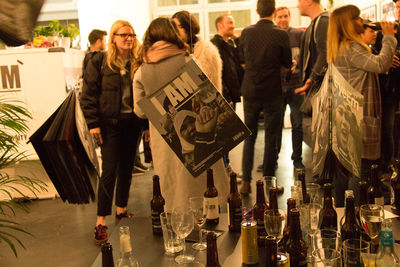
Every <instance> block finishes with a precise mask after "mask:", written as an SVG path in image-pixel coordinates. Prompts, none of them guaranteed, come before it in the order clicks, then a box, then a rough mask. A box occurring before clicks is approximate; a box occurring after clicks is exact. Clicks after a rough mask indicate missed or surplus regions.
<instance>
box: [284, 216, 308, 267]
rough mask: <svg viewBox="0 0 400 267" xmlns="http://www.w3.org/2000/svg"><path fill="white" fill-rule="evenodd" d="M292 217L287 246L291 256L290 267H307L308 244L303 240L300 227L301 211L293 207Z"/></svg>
mask: <svg viewBox="0 0 400 267" xmlns="http://www.w3.org/2000/svg"><path fill="white" fill-rule="evenodd" d="M290 216H291V217H292V220H291V224H290V237H289V243H288V246H287V252H288V253H289V258H290V267H306V266H307V245H306V242H304V240H303V235H302V232H301V228H300V212H299V210H298V209H291V210H290Z"/></svg>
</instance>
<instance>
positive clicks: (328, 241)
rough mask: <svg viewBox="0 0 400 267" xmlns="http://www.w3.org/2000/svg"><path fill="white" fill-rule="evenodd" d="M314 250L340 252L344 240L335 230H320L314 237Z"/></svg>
mask: <svg viewBox="0 0 400 267" xmlns="http://www.w3.org/2000/svg"><path fill="white" fill-rule="evenodd" d="M314 248H315V249H320V248H325V249H328V248H329V249H333V250H337V251H340V250H341V248H342V238H341V235H340V233H339V232H338V231H336V230H334V229H322V230H318V231H317V232H316V233H315V235H314Z"/></svg>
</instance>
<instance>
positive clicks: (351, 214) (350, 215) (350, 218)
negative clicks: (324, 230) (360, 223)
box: [344, 198, 356, 224]
mask: <svg viewBox="0 0 400 267" xmlns="http://www.w3.org/2000/svg"><path fill="white" fill-rule="evenodd" d="M344 222H345V223H346V222H347V223H350V224H355V223H356V214H355V208H354V198H347V199H346V216H345V220H344Z"/></svg>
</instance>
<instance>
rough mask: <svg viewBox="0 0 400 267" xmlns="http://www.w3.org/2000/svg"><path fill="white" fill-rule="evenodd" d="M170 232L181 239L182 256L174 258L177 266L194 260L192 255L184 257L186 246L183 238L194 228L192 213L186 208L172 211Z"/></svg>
mask: <svg viewBox="0 0 400 267" xmlns="http://www.w3.org/2000/svg"><path fill="white" fill-rule="evenodd" d="M171 224H172V230H174V232H175V233H176V235H177V236H178V237H179V238H181V239H183V251H182V255H179V256H177V257H176V258H175V261H176V262H177V263H178V264H186V263H190V262H192V261H193V260H194V256H193V255H186V254H185V251H186V244H185V238H186V237H187V236H188V235H189V234H190V232H192V230H193V227H194V217H193V212H192V211H191V210H190V209H188V208H186V207H177V208H174V209H173V210H172V215H171Z"/></svg>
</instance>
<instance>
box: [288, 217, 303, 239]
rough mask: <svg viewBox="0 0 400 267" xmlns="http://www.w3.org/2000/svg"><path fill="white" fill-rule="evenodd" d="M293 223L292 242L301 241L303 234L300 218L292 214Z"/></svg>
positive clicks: (291, 230)
mask: <svg viewBox="0 0 400 267" xmlns="http://www.w3.org/2000/svg"><path fill="white" fill-rule="evenodd" d="M291 216H292V218H291V219H292V221H291V224H290V239H291V240H301V239H302V237H301V235H302V233H301V228H300V216H299V215H295V214H292V215H291Z"/></svg>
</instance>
